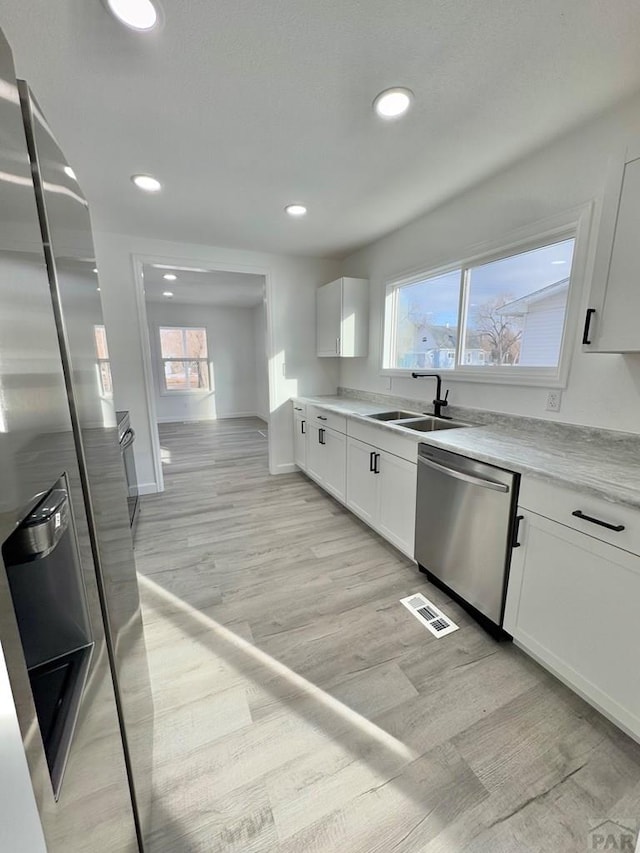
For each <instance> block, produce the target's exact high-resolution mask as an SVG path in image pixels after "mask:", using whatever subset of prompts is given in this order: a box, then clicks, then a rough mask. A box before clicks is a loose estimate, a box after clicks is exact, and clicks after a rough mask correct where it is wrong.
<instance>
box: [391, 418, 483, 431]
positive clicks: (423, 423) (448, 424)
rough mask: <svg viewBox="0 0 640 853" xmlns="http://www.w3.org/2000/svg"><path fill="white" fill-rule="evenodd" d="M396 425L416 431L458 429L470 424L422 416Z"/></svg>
mask: <svg viewBox="0 0 640 853" xmlns="http://www.w3.org/2000/svg"><path fill="white" fill-rule="evenodd" d="M396 426H401V427H404V428H405V429H410V430H413V431H414V432H435V430H439V429H458V427H466V426H469V424H463V423H460V421H445V420H442V419H441V418H422V419H421V420H413V421H405V422H404V423H402V422H399V423H397V424H396Z"/></svg>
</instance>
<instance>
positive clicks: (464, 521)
mask: <svg viewBox="0 0 640 853" xmlns="http://www.w3.org/2000/svg"><path fill="white" fill-rule="evenodd" d="M519 481H520V477H519V475H518V474H515V473H514V472H512V471H505V470H504V469H502V468H496V467H495V466H493V465H488V464H486V463H484V462H477V461H476V460H475V459H470V458H468V457H466V456H460V455H459V454H457V453H451V452H450V451H448V450H442V449H441V448H436V447H432V446H430V445H427V444H420V445H419V448H418V496H417V502H416V547H415V558H416V561H417V562H418V565H419V567H420V570H421V571H422V572H424V573H425V574H426V575H427V577H428V579H429V580H430V581H432V582H433V583H435V584H436V585H437V586H440V587H443V588H444V589H446V590H447V591H449V592H451V593H453V597H454V598H455V599H456V600H458V601H459V602H460V603H461V604H463V605H464V606H465V607H466V609H468V610H469V611H470V612H471V613H472V614H473V615H474V616H475V617H476V619H477V620H478V621H479V622H480V623H481V624H482V625H483V627H485V628H486V629H487V630H489V631H490V632H491V633H492V634H494V636H501V635H504V632H503V631H502V618H503V612H504V601H505V596H506V584H507V576H508V572H509V564H510V560H511V549H512V548H513V547H514V546H517V542H516V538H517V519H516V516H515V513H516V506H517V499H518V486H519Z"/></svg>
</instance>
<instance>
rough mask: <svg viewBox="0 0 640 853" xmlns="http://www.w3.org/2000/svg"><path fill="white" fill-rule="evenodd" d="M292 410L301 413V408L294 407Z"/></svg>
mask: <svg viewBox="0 0 640 853" xmlns="http://www.w3.org/2000/svg"><path fill="white" fill-rule="evenodd" d="M293 408H294V409H295V410H296V412H301V411H302V406H294V407H293Z"/></svg>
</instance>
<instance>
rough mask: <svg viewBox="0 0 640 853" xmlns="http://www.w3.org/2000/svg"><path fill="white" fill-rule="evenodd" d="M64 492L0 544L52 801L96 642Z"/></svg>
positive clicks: (50, 496) (59, 486)
mask: <svg viewBox="0 0 640 853" xmlns="http://www.w3.org/2000/svg"><path fill="white" fill-rule="evenodd" d="M68 489H69V487H68V483H67V477H66V475H63V476H62V477H60V479H59V480H58V481H57V482H56V483H55V484H54V486H53V488H52V489H51V490H50V491H49V492H48V493H47V494H46V495H45V496H44V497H43V498H42V500H41V501H40V503H38V505H37V506H36V507H35V509H33V510H31V511H30V512H29V514H28V515H27V516H26V518H24V519H23V520H22V522H21V523H20V524H19V525H18V526H17V528H16V529H15V530H14V532H13V533H12V534H11V536H10V537H9V538H8V539H7V540H6V541H5V543H4V545H3V546H2V556H3V559H4V564H5V566H6V569H7V579H8V581H9V589H10V591H11V598H12V600H13V607H14V610H15V614H16V619H17V622H18V630H19V633H20V641H21V643H22V649H23V652H24V656H25V660H26V664H27V672H28V674H29V681H30V684H31V690H32V693H33V701H34V705H35V709H36V715H37V718H38V725H39V727H40V733H41V735H42V742H43V745H44V751H45V755H46V759H47V765H48V767H49V774H50V776H51V784H52V786H53V792H54V796H55V799H56V800H57V799H58V797H59V794H60V787H61V785H62V777H63V775H64V771H65V766H66V763H67V758H68V755H69V750H70V747H71V742H72V738H73V732H74V729H75V725H76V721H77V718H78V713H79V710H80V700H81V698H82V693H83V690H84V685H85V682H86V680H87V674H88V672H89V663H90V661H91V653H92V651H93V645H94V643H93V637H92V633H91V626H90V622H89V613H88V607H87V596H86V591H85V586H84V581H83V579H82V568H81V565H80V557H79V552H78V543H77V538H76V528H75V523H74V519H73V513H72V510H71V504H70V502H69V490H68Z"/></svg>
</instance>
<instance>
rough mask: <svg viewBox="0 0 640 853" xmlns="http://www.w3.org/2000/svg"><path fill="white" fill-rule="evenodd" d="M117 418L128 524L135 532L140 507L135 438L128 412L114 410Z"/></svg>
mask: <svg viewBox="0 0 640 853" xmlns="http://www.w3.org/2000/svg"><path fill="white" fill-rule="evenodd" d="M116 418H117V420H118V442H119V444H120V452H121V453H122V462H123V464H124V471H125V475H126V478H127V504H128V506H129V524H130V525H131V531H132V533H135V528H136V524H137V522H138V510H139V507H140V496H139V493H138V477H137V474H136V461H135V458H134V454H133V442H134V441H135V440H136V433H135V430H134V429H133V428H132V427H131V421H130V419H129V412H116Z"/></svg>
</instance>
